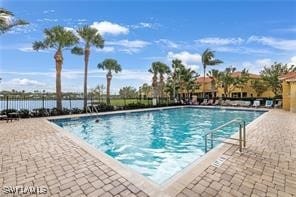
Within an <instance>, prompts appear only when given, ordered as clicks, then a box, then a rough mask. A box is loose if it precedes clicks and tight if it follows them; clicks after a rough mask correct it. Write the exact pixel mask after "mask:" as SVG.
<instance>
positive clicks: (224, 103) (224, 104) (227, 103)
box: [221, 100, 231, 106]
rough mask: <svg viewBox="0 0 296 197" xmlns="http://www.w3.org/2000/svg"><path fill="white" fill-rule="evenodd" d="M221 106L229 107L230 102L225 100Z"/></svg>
mask: <svg viewBox="0 0 296 197" xmlns="http://www.w3.org/2000/svg"><path fill="white" fill-rule="evenodd" d="M221 105H223V106H229V105H231V101H230V100H225V101H223V102H222V104H221Z"/></svg>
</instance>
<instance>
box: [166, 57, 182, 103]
mask: <svg viewBox="0 0 296 197" xmlns="http://www.w3.org/2000/svg"><path fill="white" fill-rule="evenodd" d="M172 68H173V72H172V73H171V76H170V80H169V82H171V84H172V87H171V89H172V90H173V98H174V99H175V98H176V91H177V93H178V90H179V88H180V77H181V71H182V70H183V69H185V66H184V65H183V64H182V61H181V60H179V59H174V60H173V61H172ZM168 87H169V86H168ZM168 89H170V88H168Z"/></svg>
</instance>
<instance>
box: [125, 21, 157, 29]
mask: <svg viewBox="0 0 296 197" xmlns="http://www.w3.org/2000/svg"><path fill="white" fill-rule="evenodd" d="M157 26H158V25H157V24H153V23H146V22H140V23H138V24H135V25H130V27H131V28H132V29H140V28H147V29H155V28H156V27H157Z"/></svg>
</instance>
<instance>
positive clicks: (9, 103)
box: [0, 95, 172, 111]
mask: <svg viewBox="0 0 296 197" xmlns="http://www.w3.org/2000/svg"><path fill="white" fill-rule="evenodd" d="M100 103H106V97H97V96H89V97H88V105H97V104H100ZM157 103H158V104H161V105H169V104H171V103H172V102H171V101H170V99H169V98H158V102H157ZM132 104H143V105H146V106H153V102H152V98H140V97H138V98H120V97H111V105H112V106H117V107H124V106H128V105H132ZM62 106H63V108H66V109H70V110H71V109H74V108H76V109H81V110H82V109H83V99H82V98H77V97H71V96H67V97H63V99H62ZM53 108H56V98H55V97H53V96H47V95H44V96H38V97H34V96H26V95H24V96H23V95H0V111H2V110H8V109H15V110H22V109H25V110H29V111H32V110H34V109H53Z"/></svg>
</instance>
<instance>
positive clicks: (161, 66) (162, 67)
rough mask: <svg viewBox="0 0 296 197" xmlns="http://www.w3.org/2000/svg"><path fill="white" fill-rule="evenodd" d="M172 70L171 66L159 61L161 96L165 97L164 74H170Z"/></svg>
mask: <svg viewBox="0 0 296 197" xmlns="http://www.w3.org/2000/svg"><path fill="white" fill-rule="evenodd" d="M170 72H171V70H170V68H169V67H168V66H167V65H166V64H164V63H161V62H159V63H158V73H159V91H160V97H163V88H164V85H165V84H164V75H165V74H169V73H170Z"/></svg>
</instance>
